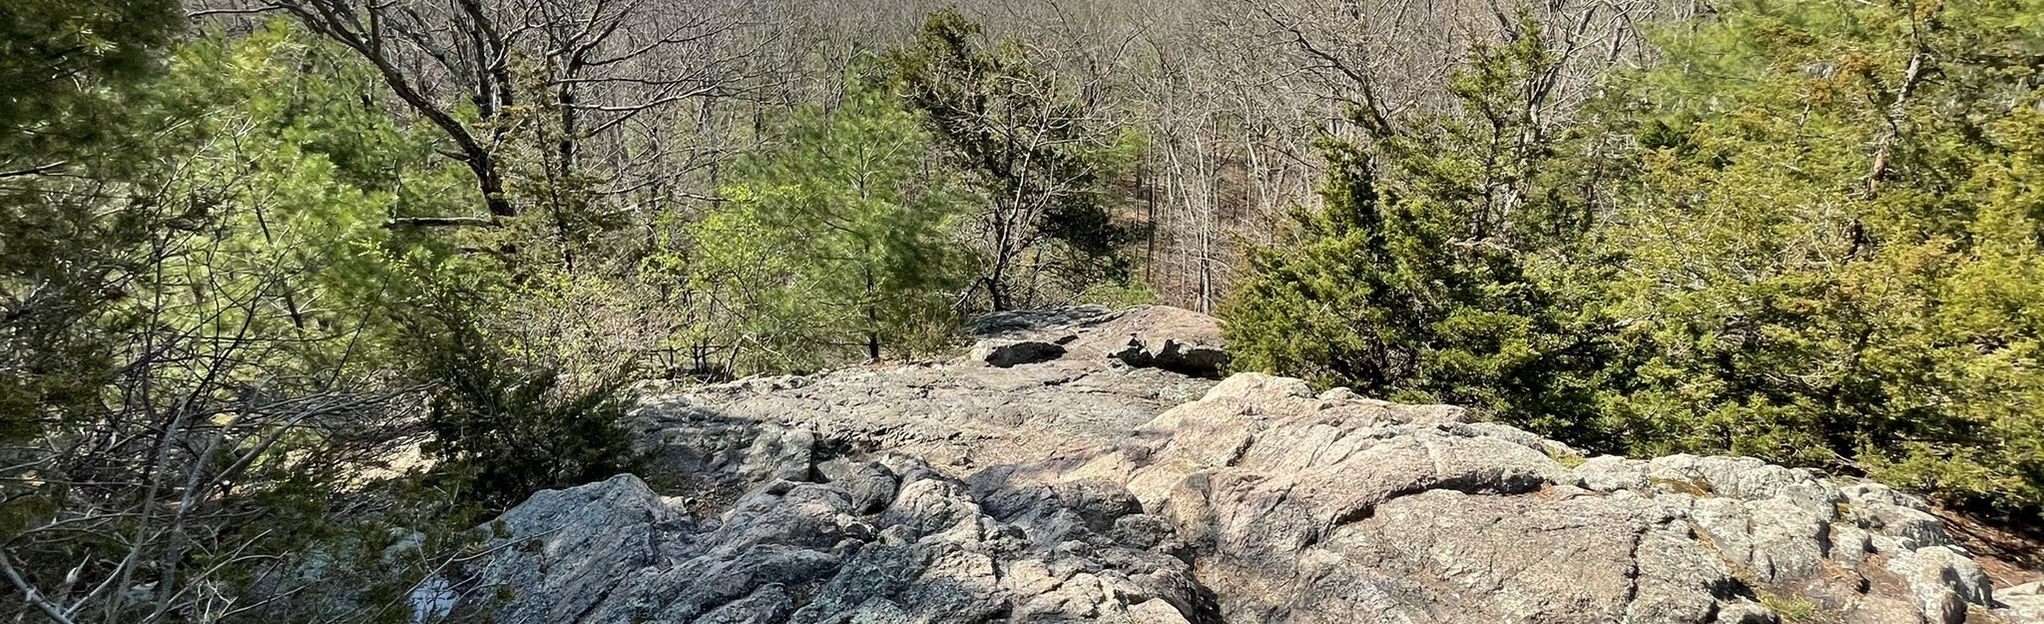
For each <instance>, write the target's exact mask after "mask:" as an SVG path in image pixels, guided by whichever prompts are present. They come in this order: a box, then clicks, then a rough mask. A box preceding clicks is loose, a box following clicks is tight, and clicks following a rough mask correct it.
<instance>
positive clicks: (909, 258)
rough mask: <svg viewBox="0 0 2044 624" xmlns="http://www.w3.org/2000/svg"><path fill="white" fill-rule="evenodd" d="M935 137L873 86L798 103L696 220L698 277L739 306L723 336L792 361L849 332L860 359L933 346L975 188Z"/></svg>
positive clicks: (831, 347)
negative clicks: (950, 165)
mask: <svg viewBox="0 0 2044 624" xmlns="http://www.w3.org/2000/svg"><path fill="white" fill-rule="evenodd" d="M933 149H934V147H933V145H932V142H931V137H930V136H929V134H928V133H927V132H925V131H924V130H923V129H922V127H921V124H920V120H918V119H917V116H916V115H915V114H912V113H910V112H908V111H905V110H903V109H902V108H901V107H900V106H898V105H897V103H896V101H895V100H894V98H893V97H892V96H891V94H889V93H888V92H886V91H884V90H882V89H880V88H875V87H859V88H854V89H853V90H852V91H851V92H850V93H848V94H847V95H846V97H845V100H844V101H843V103H842V104H840V106H839V107H838V108H837V109H835V110H828V111H826V110H824V109H822V108H820V107H814V106H812V107H808V108H805V109H803V110H801V111H798V112H797V113H796V114H795V116H794V118H793V119H792V120H791V122H790V124H789V127H788V134H787V136H786V137H785V139H784V140H783V142H782V143H781V144H780V145H779V146H777V147H776V148H774V149H771V150H769V151H767V152H766V153H763V154H760V155H757V156H755V157H752V158H750V159H748V160H747V161H745V163H744V164H742V165H741V166H740V167H739V168H738V170H737V171H736V172H735V173H734V176H733V177H734V179H733V181H731V182H730V183H729V185H728V186H727V187H726V188H725V190H724V195H725V196H726V197H727V198H729V202H728V203H726V204H725V205H723V206H721V207H719V208H718V209H717V210H715V211H713V212H712V213H711V214H709V215H708V216H707V217H705V218H704V219H703V220H702V222H700V223H698V224H696V226H695V227H694V228H693V231H694V238H695V240H696V241H697V245H698V246H699V250H698V251H699V256H700V257H699V258H698V264H697V267H696V268H695V275H696V277H695V282H696V284H697V287H698V288H699V289H700V290H703V291H708V292H713V293H718V296H719V298H720V300H721V301H723V302H725V305H726V306H728V308H729V310H730V312H732V313H733V314H735V315H736V316H737V317H738V318H739V319H741V323H740V326H739V328H738V335H735V336H731V337H730V339H732V340H737V341H742V342H743V343H745V344H746V345H748V346H749V347H751V348H752V349H754V350H755V351H756V352H757V353H756V354H757V356H758V357H759V358H760V359H761V362H762V363H765V362H772V363H773V364H774V365H775V366H783V367H787V366H792V367H798V368H802V367H813V366H819V365H822V364H825V363H827V360H828V356H829V354H831V353H833V352H836V351H841V350H842V349H843V348H844V347H851V346H854V345H856V348H858V349H859V350H861V351H863V352H864V354H865V356H866V357H867V358H869V359H878V358H880V357H881V356H882V355H884V353H883V352H884V351H885V350H888V349H904V350H909V351H911V352H913V351H914V350H915V349H917V348H919V347H928V346H930V345H928V344H927V340H928V339H929V337H930V336H933V335H940V334H942V333H943V331H944V329H945V328H947V327H949V326H950V325H951V324H952V322H953V321H952V316H951V314H952V312H951V304H952V302H953V301H954V300H955V298H956V294H955V293H956V290H957V289H958V288H959V287H961V286H962V285H963V283H964V281H965V279H964V277H963V276H962V273H963V271H964V266H963V263H962V262H961V261H960V260H961V258H959V257H958V253H957V244H956V242H955V241H954V239H953V238H952V236H953V232H954V231H955V229H956V223H957V218H958V217H959V216H960V215H961V214H963V213H964V211H965V208H966V207H967V206H969V205H970V204H971V199H972V198H973V196H972V195H971V194H970V192H969V191H968V190H967V189H966V188H965V187H964V186H963V185H962V184H960V183H959V182H958V180H957V179H956V177H955V176H954V175H953V174H950V173H948V172H947V171H946V170H945V169H944V168H943V167H942V166H941V165H940V164H939V163H937V162H936V161H935V158H934V152H933Z"/></svg>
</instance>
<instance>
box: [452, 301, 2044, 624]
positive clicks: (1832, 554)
mask: <svg viewBox="0 0 2044 624" xmlns="http://www.w3.org/2000/svg"><path fill="white" fill-rule="evenodd" d="M974 330H975V331H976V332H977V333H978V334H979V335H980V336H981V337H982V338H983V340H984V342H982V343H981V344H980V345H979V347H977V348H975V349H974V350H973V351H972V352H971V353H970V354H968V355H967V356H965V357H962V358H960V359H959V360H956V361H952V362H943V363H933V364H926V365H917V366H907V367H898V368H887V369H881V368H861V369H851V370H843V371H836V372H832V373H826V374H822V375H817V376H812V377H781V378H763V379H747V380H740V381H737V382H733V383H729V384H722V385H716V386H707V387H693V388H685V387H670V386H657V385H651V386H647V387H645V388H642V389H641V394H642V398H641V400H640V407H639V408H638V409H637V410H636V411H635V416H634V427H635V430H636V431H637V434H638V439H639V440H640V444H641V445H642V448H643V449H645V450H647V451H650V452H652V453H654V454H655V455H656V456H658V457H659V458H660V462H659V464H658V467H659V470H660V472H661V475H660V476H662V477H664V478H665V479H666V480H667V481H671V482H672V483H674V484H675V485H674V487H675V488H676V491H675V492H673V493H676V494H678V496H672V497H670V496H661V495H658V494H656V493H654V491H653V490H652V489H651V488H649V487H648V486H647V485H645V483H644V482H642V481H641V480H640V479H639V478H637V477H634V476H630V475H621V476H619V477H617V478H614V479H611V480H608V481H604V482H601V483H595V484H590V485H586V486H581V487H578V488H573V489H570V490H566V491H559V492H544V493H541V494H539V495H536V496H534V497H533V499H532V500H530V501H528V502H527V503H525V504H524V505H521V506H519V507H517V508H515V509H513V510H511V511H509V512H507V513H506V514H505V515H504V517H503V518H502V520H501V521H502V526H503V527H504V528H505V531H504V533H505V534H504V535H503V536H502V537H500V538H499V540H501V541H500V545H503V544H508V543H511V542H519V544H518V545H517V546H516V547H510V548H503V549H501V550H499V551H497V553H498V554H495V555H493V556H491V557H490V558H487V560H485V561H482V562H479V563H478V564H477V565H474V566H471V567H470V569H467V570H464V571H463V572H462V574H461V578H460V579H459V583H461V584H462V585H463V586H464V587H465V588H467V589H468V591H466V592H465V593H464V595H465V596H472V597H474V598H468V599H465V600H464V601H463V602H462V604H461V605H459V607H458V610H457V612H458V613H465V614H474V615H479V616H480V615H487V616H488V617H490V618H492V619H493V620H494V621H496V622H501V623H505V624H517V623H526V622H530V623H540V622H548V623H551V622H587V623H612V622H616V623H626V622H674V623H681V622H714V623H728V624H740V623H752V624H769V623H783V622H791V623H850V622H889V623H891V622H904V623H907V622H1054V621H1088V622H1094V621H1098V622H1144V623H1187V624H1191V623H1200V624H1206V623H1215V624H1218V623H1219V622H1232V623H1252V622H1287V623H1294V622H1295V623H1308V622H1328V623H1333V622H1446V623H1455V622H1469V623H1477V622H1483V623H1493V622H1526V623H1569V622H1668V623H1693V624H1710V623H1732V622H1747V623H1759V622H1779V621H1783V617H1784V616H1793V617H1795V618H1801V619H1798V620H1797V621H1820V622H1869V623H1875V622H1878V623H1891V622H1893V623H1906V622H1917V623H1932V624H1952V623H1957V622H2003V623H2015V624H2021V623H2026V622H2044V599H2040V598H2039V596H2044V590H2039V589H2038V588H2036V587H2034V586H2019V587H2014V588H2006V589H2004V590H2001V591H1996V590H1994V588H1993V587H1992V586H1991V584H1990V583H1988V581H1987V579H1986V577H1985V575H1984V574H1982V572H1981V569H1980V567H1979V566H1978V565H1975V564H1974V562H1973V561H1972V560H1971V559H1969V558H1968V557H1967V556H1966V553H1965V552H1964V551H1963V550H1962V549H1961V548H1959V547H1957V546H1955V545H1953V544H1952V542H1951V541H1950V540H1949V539H1946V538H1945V536H1944V533H1943V530H1942V525H1941V524H1940V523H1939V522H1938V520H1937V519H1936V518H1935V517H1932V516H1931V515H1930V514H1929V513H1927V510H1926V508H1925V507H1924V505H1923V503H1922V502H1921V501H1919V500H1917V499H1915V498H1913V497H1910V496H1908V495H1905V494H1903V493H1900V492H1897V491H1895V490H1893V489H1892V488H1888V487H1886V486H1883V485H1881V484H1878V483H1873V482H1862V481H1855V480H1849V479H1832V478H1826V477H1823V476H1820V475H1817V474H1814V473H1811V472H1809V471H1806V470H1799V469H1790V468H1783V467H1780V466H1773V465H1769V464H1766V463H1764V462H1760V461H1758V460H1752V459H1746V458H1732V457H1698V456H1689V455H1675V456H1669V457H1660V458H1653V459H1628V458H1621V457H1595V458H1588V459H1586V460H1581V459H1578V458H1580V457H1581V456H1580V454H1579V453H1578V452H1577V451H1575V450H1574V449H1571V448H1569V447H1567V446H1566V445H1563V444H1561V443H1558V442H1555V441H1552V440H1546V439H1543V438H1540V437H1539V436H1537V435H1533V434H1530V433H1527V432H1524V431H1520V430H1518V429H1514V428H1511V427H1506V426H1502V425H1497V424H1491V423H1481V422H1471V421H1470V419H1469V417H1468V414H1467V413H1466V412H1464V411H1463V410H1461V409H1458V408H1454V407H1450V406H1416V405H1399V404H1394V403H1388V402H1384V401H1377V400H1372V399H1367V398H1364V397H1360V396H1357V395H1356V394H1355V393H1353V392H1348V391H1345V390H1334V391H1329V392H1314V391H1312V389H1311V388H1310V387H1308V386H1307V385H1306V384H1305V383H1304V382H1301V381H1299V380H1295V379H1286V378H1280V377H1271V376H1266V375H1257V374H1239V375H1235V376H1232V377H1228V378H1226V379H1225V380H1220V381H1215V380H1213V379H1209V378H1208V377H1209V376H1212V375H1214V374H1215V373H1216V372H1217V371H1218V370H1220V369H1221V368H1222V367H1224V366H1225V345H1224V343H1223V342H1222V341H1221V340H1220V337H1219V332H1218V331H1217V329H1216V326H1215V324H1214V322H1213V320H1212V319H1211V318H1208V317H1204V316H1201V315H1197V314H1194V313H1190V312H1186V311H1183V310H1174V309H1170V308H1158V307H1153V308H1139V309H1136V310H1129V311H1119V312H1111V311H1106V310H1101V309H1085V308H1080V309H1068V310H1059V311H1050V312H1032V313H1011V314H1006V315H999V316H995V317H989V318H987V319H983V320H982V321H981V322H980V323H978V324H977V325H976V326H975V328H974ZM1024 345H1027V346H1024ZM1051 347H1055V348H1051ZM1558 458H1566V459H1568V461H1567V462H1564V461H1562V460H1561V459H1558ZM2033 585H2034V584H2033ZM484 588H488V589H489V591H484V590H483V589H484ZM1813 618H1814V619H1813Z"/></svg>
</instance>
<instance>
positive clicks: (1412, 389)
mask: <svg viewBox="0 0 2044 624" xmlns="http://www.w3.org/2000/svg"><path fill="white" fill-rule="evenodd" d="M1554 63H1555V59H1554V58H1553V57H1552V56H1551V54H1550V53H1549V52H1548V50H1547V49H1546V47H1545V44H1544V43H1543V41H1542V40H1541V39H1540V37H1539V31H1538V29H1537V28H1536V27H1535V26H1534V25H1533V24H1530V23H1528V24H1527V25H1526V26H1525V27H1524V28H1522V29H1521V31H1520V32H1519V33H1518V38H1517V39H1516V40H1515V41H1513V42H1511V43H1510V44H1509V45H1506V46H1502V47H1498V48H1495V49H1487V50H1480V51H1479V52H1478V53H1477V54H1476V55H1475V57H1474V58H1473V59H1472V63H1471V64H1470V67H1468V68H1467V69H1465V70H1463V71H1462V72H1460V73H1458V75H1457V76H1456V78H1455V82H1454V85H1453V86H1454V92H1455V94H1456V95H1457V97H1458V98H1459V101H1460V102H1461V105H1462V110H1461V111H1460V112H1459V114H1453V115H1440V116H1428V117H1419V118H1413V119H1408V120H1405V121H1406V122H1407V125H1409V126H1411V129H1410V130H1407V131H1405V132H1403V133H1399V134H1396V135H1390V136H1380V137H1378V138H1377V140H1376V141H1374V142H1373V143H1372V144H1371V145H1370V146H1368V147H1364V146H1360V145H1356V144H1353V143H1347V142H1340V141H1327V142H1324V143H1323V145H1322V151H1323V154H1325V155H1326V157H1327V160H1328V163H1329V172H1328V175H1327V177H1326V178H1325V179H1324V180H1323V181H1322V183H1321V187H1320V194H1321V197H1322V198H1323V199H1324V200H1325V205H1324V208H1323V209H1321V210H1319V211H1313V212H1302V213H1300V214H1298V215H1296V217H1297V218H1296V219H1295V221H1296V226H1297V227H1296V231H1294V232H1293V233H1292V235H1291V237H1290V240H1287V241H1286V242H1284V243H1280V244H1278V245H1274V246H1271V247H1267V248H1262V249H1258V250H1256V252H1255V254H1254V255H1253V260H1252V271H1251V273H1250V277H1249V278H1248V279H1246V280H1244V281H1243V282H1242V283H1241V284H1240V285H1239V286H1238V289H1237V291H1236V293H1235V294H1234V296H1233V297H1232V298H1231V300H1230V301H1229V303H1228V305H1227V306H1226V308H1225V310H1224V311H1223V316H1224V317H1226V319H1227V322H1226V325H1225V327H1226V330H1227V332H1228V334H1229V337H1230V340H1231V343H1232V344H1233V345H1234V349H1235V351H1236V353H1237V357H1238V358H1239V360H1238V365H1239V366H1243V367H1246V368H1252V369H1265V370H1275V371H1280V372H1284V373H1288V374H1293V375H1299V376H1302V377H1305V378H1308V379H1311V380H1314V381H1316V382H1319V383H1322V384H1347V385H1353V386H1355V387H1356V388H1357V389H1358V390H1361V391H1364V392H1367V393H1371V394H1376V395H1380V396H1393V397H1398V398H1401V399H1405V400H1415V401H1447V402H1454V403H1460V404H1465V405H1469V406H1472V407H1479V408H1484V409H1486V410H1488V411H1490V412H1491V413H1493V414H1495V415H1497V416H1498V417H1501V418H1504V419H1506V420H1510V421H1513V422H1518V423H1522V424H1529V425H1532V426H1534V427H1535V428H1537V429H1540V430H1542V431H1545V432H1548V433H1556V434H1567V435H1568V437H1571V438H1577V439H1580V438H1583V437H1585V436H1587V435H1588V432H1587V431H1586V430H1587V429H1588V428H1590V427H1591V426H1592V425H1594V424H1595V419H1594V418H1593V416H1592V415H1591V414H1590V408H1591V406H1592V405H1593V401H1592V392H1593V391H1594V390H1595V387H1596V383H1597V380H1598V376H1599V375H1600V374H1601V370H1600V368H1601V366H1602V363H1603V361H1604V359H1605V357H1606V355H1607V354H1606V353H1605V351H1606V350H1605V349H1604V347H1603V345H1602V343H1601V342H1600V341H1599V340H1598V335H1599V332H1600V331H1601V327H1602V326H1603V325H1604V321H1602V320H1601V319H1600V318H1599V317H1598V316H1597V315H1596V313H1595V312H1596V310H1597V307H1596V306H1594V305H1588V304H1587V302H1586V301H1585V299H1586V298H1585V297H1584V295H1585V294H1586V293H1584V292H1583V291H1582V289H1580V288H1579V287H1577V286H1575V285H1574V284H1576V283H1579V282H1587V281H1591V280H1593V279H1594V277H1595V275H1594V273H1593V269H1594V267H1595V265H1592V264H1585V263H1581V262H1579V260H1581V259H1582V258H1583V257H1586V256H1587V255H1588V254H1587V253H1586V252H1584V251H1583V250H1582V249H1581V247H1582V241H1583V240H1584V239H1585V232H1586V229H1587V226H1588V223H1589V220H1588V218H1587V217H1588V215H1589V214H1590V212H1591V211H1592V210H1594V208H1595V204H1594V202H1596V201H1599V200H1600V199H1601V198H1600V197H1598V196H1596V191H1597V182H1598V178H1599V176H1600V174H1601V173H1602V171H1601V170H1600V169H1598V167H1600V166H1601V165H1602V164H1601V163H1597V162H1594V161H1589V160H1588V159H1584V160H1583V161H1578V160H1574V159H1569V158H1564V157H1563V156H1561V153H1562V152H1563V151H1564V150H1569V149H1572V148H1575V147H1577V146H1579V145H1580V144H1581V143H1582V142H1583V141H1584V138H1583V137H1582V136H1578V135H1573V134H1571V135H1565V136H1549V135H1546V134H1544V133H1546V132H1549V131H1550V130H1549V129H1548V128H1546V127H1544V126H1543V125H1541V123H1540V121H1539V119H1538V117H1537V115H1538V113H1540V112H1542V111H1543V110H1544V109H1545V108H1546V107H1548V106H1549V105H1550V104H1549V102H1547V101H1546V96H1545V95H1544V94H1542V93H1540V92H1539V91H1538V89H1539V88H1540V85H1541V84H1542V81H1543V80H1545V79H1546V76H1548V72H1551V71H1552V70H1553V69H1554ZM1541 269H1545V271H1544V272H1541V271H1540V270H1541Z"/></svg>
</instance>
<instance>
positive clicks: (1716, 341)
mask: <svg viewBox="0 0 2044 624" xmlns="http://www.w3.org/2000/svg"><path fill="white" fill-rule="evenodd" d="M2039 15H2044V3H2038V2H2035V1H2034V0H2014V1H1990V2H1959V3H1950V4H1937V3H1929V2H1925V3H1914V2H1907V1H1897V2H1882V3H1867V4H1853V3H1821V2H1788V3H1761V2H1746V3H1735V4H1733V5H1730V6H1727V7H1725V11H1724V14H1723V16H1722V17H1721V19H1719V20H1717V21H1715V22H1712V23H1708V24H1704V25H1702V27H1701V28H1699V29H1697V30H1696V31H1695V32H1693V33H1685V34H1677V35H1674V36H1671V37H1670V38H1669V41H1668V49H1669V52H1670V58H1669V61H1670V62H1669V65H1668V67H1667V68H1666V69H1664V70H1661V71H1657V72H1654V73H1652V74H1650V75H1649V76H1648V77H1647V78H1648V79H1647V80H1646V81H1645V85H1644V88H1643V92H1644V94H1645V95H1646V100H1647V102H1649V103H1650V105H1651V107H1652V108H1651V109H1650V110H1647V111H1644V112H1643V113H1642V115H1645V116H1646V120H1647V121H1646V123H1645V124H1644V129H1643V130H1642V131H1641V132H1640V134H1641V142H1642V144H1643V145H1642V147H1643V148H1644V153H1643V154H1641V160H1642V165H1643V168H1644V171H1643V174H1642V176H1641V178H1640V180H1639V187H1638V189H1637V190H1636V193H1637V194H1638V196H1639V199H1638V201H1636V202H1633V203H1630V204H1629V205H1628V209H1627V210H1625V211H1622V212H1620V213H1619V214H1618V215H1616V219H1615V221H1614V224H1613V227H1612V228H1611V232H1612V237H1613V240H1612V243H1613V244H1614V245H1615V246H1616V247H1617V248H1619V249H1623V250H1626V251H1628V252H1630V257H1629V259H1628V262H1627V264H1626V265H1625V267H1626V270H1625V272H1624V277H1623V279H1622V280H1621V281H1620V282H1619V283H1618V284H1617V285H1616V288H1615V289H1614V291H1615V292H1614V301H1615V302H1616V304H1617V305H1619V306H1621V307H1622V310H1623V312H1621V313H1622V314H1624V315H1626V316H1628V317H1630V318H1634V319H1637V320H1638V321H1639V322H1637V323H1636V324H1634V325H1633V326H1632V327H1630V328H1629V329H1628V330H1627V332H1626V333H1625V336H1624V342H1625V343H1626V347H1627V348H1628V350H1630V351H1632V352H1634V353H1636V354H1637V356H1638V357H1639V358H1640V359H1639V361H1638V362H1637V366H1636V368H1637V370H1638V372H1639V378H1638V379H1637V381H1636V383H1637V386H1636V387H1635V388H1633V389H1631V390H1630V391H1629V392H1627V393H1626V394H1625V396H1623V398H1621V399H1619V400H1617V401H1615V403H1614V404H1613V408H1614V409H1615V412H1614V413H1615V415H1616V416H1617V417H1619V418H1622V419H1624V420H1625V421H1626V423H1627V424H1626V427H1627V429H1628V431H1629V432H1630V434H1631V439H1632V441H1633V444H1634V446H1635V447H1636V448H1641V449H1649V450H1662V449H1668V450H1672V449H1682V450H1712V451H1732V452H1737V453H1742V454H1750V455H1758V456H1761V457H1766V458H1769V459H1773V460H1778V461H1788V462H1795V463H1802V464H1814V465H1821V466H1831V467H1838V468H1845V469H1865V470H1869V471H1871V472H1872V473H1873V474H1875V475H1876V476H1880V477H1883V478H1886V479H1890V480H1893V481H1896V482H1899V483H1903V484H1907V485H1911V486H1916V487H1920V488H1925V489H1929V490H1933V491H1938V492H1941V493H1943V494H1946V495H1948V496H1951V497H1953V498H1957V499H1961V500H1967V501H1973V502H1981V501H1986V502H1994V503H1998V504H2002V505H2005V506H2009V507H2030V508H2035V507H2037V506H2038V505H2040V504H2044V411H2040V409H2044V403H2039V399H2040V398H2044V371H2040V370H2039V369H2038V367H2037V362H2038V356H2039V355H2044V353H2040V346H2044V345H2040V342H2039V340H2040V338H2044V333H2040V331H2044V326H2040V324H2039V318H2038V317H2037V311H2038V310H2044V307H2039V304H2040V303H2044V290H2040V284H2044V281H2040V278H2044V273H2040V271H2039V269H2040V265H2039V262H2040V260H2044V255H2040V254H2044V250H2040V247H2039V243H2040V239H2039V237H2038V233H2039V231H2040V226H2044V212H2040V210H2039V206H2040V205H2044V194H2040V191H2039V183H2040V181H2044V177H2040V169H2039V168H2038V163H2039V162H2040V161H2039V158H2040V154H2044V140H2040V139H2044V130H2040V128H2044V113H2040V106H2044V103H2040V101H2039V98H2040V96H2044V91H2040V90H2039V88H2038V86H2037V85H2038V82H2037V80H2038V77H2039V72H2040V69H2044V31H2040V30H2039V29H2038V28H2037V26H2038V22H2037V20H2038V17H2037V16H2039Z"/></svg>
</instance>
